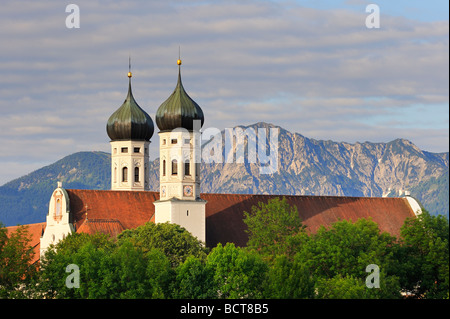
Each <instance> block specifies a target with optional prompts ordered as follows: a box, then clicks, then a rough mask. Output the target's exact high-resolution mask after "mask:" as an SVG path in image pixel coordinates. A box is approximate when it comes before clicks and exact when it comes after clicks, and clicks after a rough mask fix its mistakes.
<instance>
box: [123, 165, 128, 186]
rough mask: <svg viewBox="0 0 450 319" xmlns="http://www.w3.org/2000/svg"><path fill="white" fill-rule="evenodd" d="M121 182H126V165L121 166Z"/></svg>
mask: <svg viewBox="0 0 450 319" xmlns="http://www.w3.org/2000/svg"><path fill="white" fill-rule="evenodd" d="M122 182H128V167H126V166H125V167H124V168H122Z"/></svg>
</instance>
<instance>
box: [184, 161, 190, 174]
mask: <svg viewBox="0 0 450 319" xmlns="http://www.w3.org/2000/svg"><path fill="white" fill-rule="evenodd" d="M184 175H185V176H191V165H190V162H189V160H186V161H185V162H184Z"/></svg>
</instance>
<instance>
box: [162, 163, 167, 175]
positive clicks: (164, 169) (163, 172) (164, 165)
mask: <svg viewBox="0 0 450 319" xmlns="http://www.w3.org/2000/svg"><path fill="white" fill-rule="evenodd" d="M162 169H163V171H162V174H163V176H166V160H164V161H163V168H162Z"/></svg>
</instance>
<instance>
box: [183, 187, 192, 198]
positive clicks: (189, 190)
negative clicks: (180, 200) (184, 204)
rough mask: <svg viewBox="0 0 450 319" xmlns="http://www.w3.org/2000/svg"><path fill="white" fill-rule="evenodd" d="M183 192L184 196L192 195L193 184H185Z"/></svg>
mask: <svg viewBox="0 0 450 319" xmlns="http://www.w3.org/2000/svg"><path fill="white" fill-rule="evenodd" d="M183 194H184V196H192V186H191V185H185V186H184V188H183Z"/></svg>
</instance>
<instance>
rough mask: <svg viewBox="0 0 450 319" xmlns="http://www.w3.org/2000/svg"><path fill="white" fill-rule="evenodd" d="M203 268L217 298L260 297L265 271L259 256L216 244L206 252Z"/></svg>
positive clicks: (264, 265) (233, 247)
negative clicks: (214, 289)
mask: <svg viewBox="0 0 450 319" xmlns="http://www.w3.org/2000/svg"><path fill="white" fill-rule="evenodd" d="M206 267H207V268H208V269H209V270H210V271H212V273H213V280H214V284H215V285H216V287H217V291H218V292H217V295H216V297H217V298H220V299H227V298H230V299H242V298H262V296H263V295H262V289H263V283H264V280H265V276H266V273H267V270H268V268H267V265H266V263H265V262H264V261H263V260H262V258H261V257H260V256H259V255H257V254H255V253H252V252H249V251H247V250H245V249H243V248H239V247H235V245H234V244H232V243H227V244H226V245H225V246H222V244H220V243H219V244H218V245H217V247H215V248H214V249H213V250H212V251H211V252H210V253H209V255H208V257H207V260H206Z"/></svg>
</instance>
